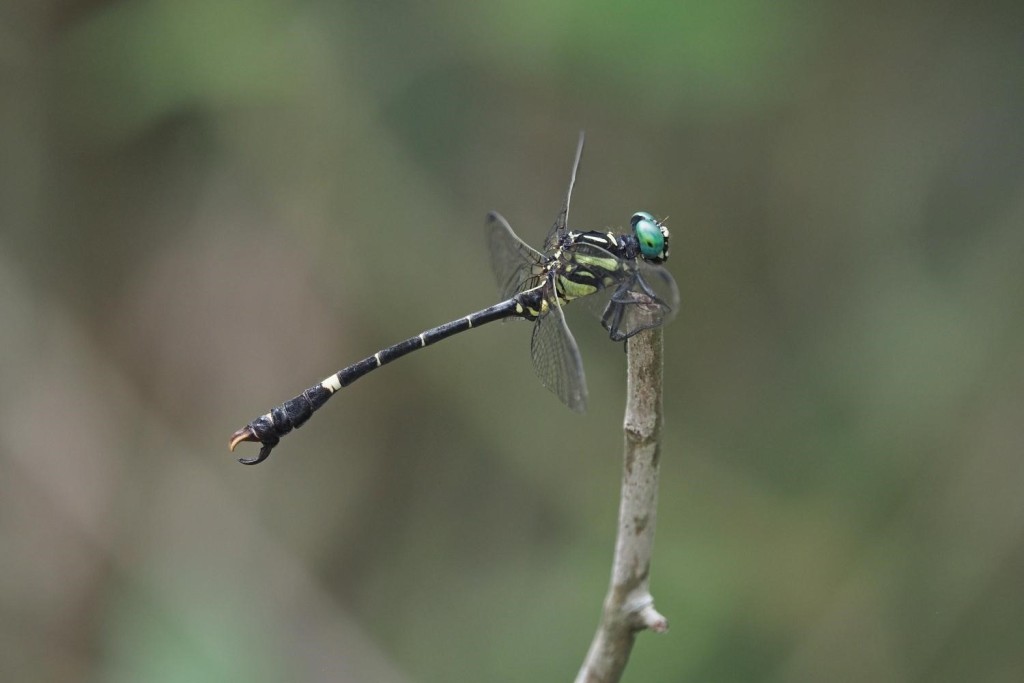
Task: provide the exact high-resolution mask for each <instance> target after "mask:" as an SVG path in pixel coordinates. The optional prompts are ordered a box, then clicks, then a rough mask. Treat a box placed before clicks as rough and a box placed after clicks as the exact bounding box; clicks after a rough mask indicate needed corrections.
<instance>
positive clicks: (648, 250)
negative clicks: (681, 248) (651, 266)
mask: <svg viewBox="0 0 1024 683" xmlns="http://www.w3.org/2000/svg"><path fill="white" fill-rule="evenodd" d="M629 224H630V225H631V226H633V235H634V236H635V237H636V241H637V243H638V244H639V245H640V255H641V256H643V258H644V260H646V261H651V262H652V263H661V262H662V261H664V260H665V259H667V258H668V238H669V234H668V227H667V226H665V225H664V224H663V223H660V222H659V221H658V219H656V218H655V217H654V216H652V215H651V214H649V213H647V212H646V211H637V212H636V213H634V214H633V217H632V218H630V219H629Z"/></svg>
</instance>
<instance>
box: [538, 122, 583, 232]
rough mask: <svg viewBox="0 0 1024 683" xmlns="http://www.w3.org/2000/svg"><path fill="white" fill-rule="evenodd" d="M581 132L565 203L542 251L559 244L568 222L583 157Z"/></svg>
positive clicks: (581, 132)
mask: <svg viewBox="0 0 1024 683" xmlns="http://www.w3.org/2000/svg"><path fill="white" fill-rule="evenodd" d="M583 138H584V135H583V131H580V139H579V142H577V143H576V159H575V160H574V161H573V162H572V174H571V175H570V176H569V189H568V191H567V192H566V193H565V203H563V204H562V210H561V211H559V212H558V216H557V217H556V218H555V223H554V225H552V226H551V230H550V231H549V232H548V236H547V237H546V238H545V239H544V251H552V250H553V249H554V248H555V247H557V246H558V245H559V243H560V242H561V239H562V236H563V235H565V232H566V225H567V224H568V222H569V202H570V201H571V200H572V188H573V186H574V185H575V184H576V170H577V169H578V168H579V167H580V159H581V158H582V157H583Z"/></svg>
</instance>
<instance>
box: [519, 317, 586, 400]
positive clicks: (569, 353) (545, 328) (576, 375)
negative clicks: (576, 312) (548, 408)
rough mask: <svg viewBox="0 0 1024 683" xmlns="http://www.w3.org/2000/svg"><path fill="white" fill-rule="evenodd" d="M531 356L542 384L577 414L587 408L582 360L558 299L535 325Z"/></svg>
mask: <svg viewBox="0 0 1024 683" xmlns="http://www.w3.org/2000/svg"><path fill="white" fill-rule="evenodd" d="M530 356H531V358H532V359H533V370H534V372H536V373H537V377H538V378H540V381H541V384H543V385H544V386H545V387H547V388H548V389H549V390H551V391H552V392H553V393H554V394H555V395H556V396H558V398H559V399H560V400H561V401H562V403H564V404H565V405H567V406H569V407H570V408H571V409H572V410H574V411H576V412H577V413H582V412H584V411H585V410H586V409H587V379H586V376H585V375H584V373H583V360H582V358H580V350H579V347H577V346H576V340H575V339H574V338H573V336H572V332H570V331H569V326H568V325H566V324H565V316H564V315H563V314H562V308H561V306H559V305H558V303H557V302H556V301H551V303H550V308H549V310H548V313H547V315H545V316H543V317H541V318H538V319H537V322H536V323H535V324H534V327H533V338H532V340H531V341H530Z"/></svg>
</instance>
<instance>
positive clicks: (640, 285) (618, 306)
mask: <svg viewBox="0 0 1024 683" xmlns="http://www.w3.org/2000/svg"><path fill="white" fill-rule="evenodd" d="M628 265H629V271H628V275H627V277H626V278H625V279H623V280H622V281H621V282H619V283H618V285H614V286H612V287H609V288H608V289H606V290H604V292H603V294H604V296H603V297H597V298H598V300H604V301H606V303H605V305H604V308H603V309H602V310H601V311H600V318H601V325H602V326H603V327H604V329H606V330H608V335H609V336H610V337H611V338H612V341H622V340H624V339H629V338H630V337H632V336H633V335H634V334H636V333H637V332H641V331H643V330H648V329H650V328H652V327H659V326H661V325H664V324H666V323H668V322H670V321H671V320H672V318H673V317H675V314H676V311H677V310H678V309H679V288H678V287H676V281H675V279H674V278H673V277H672V274H671V273H669V272H668V271H667V270H665V269H664V268H662V267H661V266H656V265H653V264H650V263H647V262H646V261H637V262H635V263H630V264H628ZM609 292H610V295H609Z"/></svg>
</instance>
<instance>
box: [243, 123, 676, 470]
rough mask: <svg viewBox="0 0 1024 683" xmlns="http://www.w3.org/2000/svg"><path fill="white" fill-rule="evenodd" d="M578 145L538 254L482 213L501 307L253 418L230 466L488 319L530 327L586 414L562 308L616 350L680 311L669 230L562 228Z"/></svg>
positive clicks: (645, 219) (640, 216)
mask: <svg viewBox="0 0 1024 683" xmlns="http://www.w3.org/2000/svg"><path fill="white" fill-rule="evenodd" d="M583 142H584V135H583V133H580V137H579V142H578V143H577V145H576V158H575V160H574V161H573V164H572V173H571V175H570V177H569V189H568V191H567V192H566V194H565V201H564V202H563V203H562V208H561V210H560V211H559V212H558V215H557V217H556V218H555V222H554V224H553V225H552V226H551V230H550V231H549V232H548V235H547V237H546V239H545V240H544V247H543V251H538V250H536V249H534V248H533V247H531V246H530V245H528V244H527V243H526V242H524V241H523V240H521V239H520V238H519V237H518V236H517V235H516V234H515V232H513V230H512V227H511V226H510V225H509V223H508V221H507V220H505V218H504V217H502V216H501V214H499V213H497V212H493V211H492V212H491V213H489V214H488V216H487V221H486V225H487V230H488V234H489V236H490V251H491V264H492V267H493V270H494V273H495V276H496V277H497V280H498V287H499V291H500V296H501V298H502V301H501V302H500V303H497V304H495V305H493V306H490V307H488V308H485V309H483V310H480V311H477V312H476V313H470V314H469V315H467V316H465V317H462V318H459V319H457V320H453V321H451V322H448V323H445V324H443V325H439V326H437V327H433V328H431V329H429V330H426V331H424V332H421V333H419V334H418V335H416V336H415V337H409V338H408V339H406V340H404V341H400V342H398V343H397V344H394V345H392V346H388V347H387V348H383V349H381V350H379V351H377V352H376V353H374V354H373V355H372V356H367V357H366V358H364V359H362V360H360V361H358V362H356V363H353V364H352V365H349V366H347V367H345V368H342V369H341V370H339V371H338V372H336V373H335V374H333V375H331V376H329V377H327V378H326V379H324V380H323V381H322V382H320V383H319V384H314V385H313V386H311V387H310V388H308V389H306V390H305V391H303V392H302V393H301V394H299V395H298V396H296V397H294V398H292V399H290V400H288V401H285V402H284V403H282V404H281V405H279V406H277V407H276V408H274V409H273V410H271V411H270V412H268V413H266V414H264V415H261V416H260V417H257V418H256V419H255V420H253V421H252V422H250V423H249V424H247V425H246V426H244V427H242V428H241V429H239V430H238V431H236V432H235V433H234V434H232V435H231V440H230V442H229V448H230V450H231V451H232V452H233V451H234V450H235V447H236V446H238V445H239V444H240V443H243V442H247V441H248V442H256V443H259V444H260V445H261V448H260V451H259V455H257V456H256V457H253V458H239V462H241V463H242V464H244V465H255V464H257V463H261V462H263V461H264V460H266V459H267V458H268V457H270V452H271V451H272V450H273V449H274V447H275V446H277V445H278V443H279V442H280V440H281V437H283V436H285V435H286V434H288V433H289V432H291V431H292V430H293V429H296V428H298V427H301V426H302V425H303V424H305V423H306V421H307V420H308V419H309V418H310V417H311V416H312V415H313V413H314V412H316V411H317V410H319V409H320V408H322V407H323V405H324V404H325V403H327V400H328V399H330V398H331V396H333V395H334V394H335V393H336V392H337V391H339V390H340V389H342V388H343V387H347V386H348V385H350V384H352V383H353V382H355V381H356V380H357V379H359V378H361V377H363V376H364V375H367V374H369V373H370V372H373V371H374V370H376V369H377V368H379V367H381V366H383V365H386V364H388V363H390V362H391V361H393V360H396V359H398V358H401V357H402V356H405V355H408V354H410V353H412V352H413V351H417V350H419V349H422V348H424V347H427V346H430V345H431V344H433V343H435V342H438V341H441V340H442V339H447V338H448V337H451V336H453V335H456V334H459V333H461V332H465V331H467V330H471V329H476V328H478V327H480V326H482V325H485V324H487V323H490V322H494V321H496V320H509V319H522V320H527V321H529V322H532V323H533V332H532V336H531V340H530V357H531V360H532V362H533V369H534V371H535V372H536V374H537V376H538V377H539V378H540V381H541V383H542V384H543V385H544V386H545V387H547V388H548V389H549V390H550V391H552V392H553V393H554V394H555V395H556V396H558V398H559V399H560V400H561V401H562V403H564V404H565V405H567V406H568V407H569V408H570V409H572V410H574V411H576V412H583V411H585V410H586V404H587V383H586V375H585V374H584V371H583V361H582V359H581V357H580V351H579V347H578V346H577V344H576V340H575V338H574V337H573V335H572V332H571V331H570V330H569V327H568V325H567V324H566V321H565V315H564V313H563V311H562V307H563V306H565V304H567V303H569V302H571V301H574V300H575V299H587V300H589V301H591V302H592V303H591V308H592V310H593V311H594V313H595V314H596V315H597V316H598V318H599V319H600V321H601V324H602V326H603V327H604V329H605V330H607V332H608V334H609V336H610V338H611V339H612V340H613V341H624V340H626V339H629V338H630V337H632V336H633V335H635V334H637V333H638V332H641V331H643V330H647V329H651V328H654V327H659V326H661V325H663V324H665V323H667V322H668V321H670V320H671V319H672V317H673V316H674V315H675V312H676V309H677V308H678V305H679V291H678V289H677V287H676V283H675V280H674V279H673V278H672V275H671V274H670V273H669V272H668V271H667V270H666V269H665V268H664V265H663V264H664V263H665V261H666V259H668V251H669V230H668V227H667V226H666V225H665V223H664V222H663V221H659V220H658V219H656V218H654V216H653V215H651V214H650V213H647V212H645V211H638V212H637V213H635V214H633V216H632V218H631V219H630V221H629V224H630V227H631V228H632V230H631V232H629V233H625V234H616V233H615V232H613V231H610V230H609V231H604V232H602V231H594V230H592V231H574V230H570V229H569V227H568V220H569V203H570V201H571V199H572V192H573V187H574V186H575V184H576V172H577V171H578V169H579V164H580V159H581V158H582V155H583Z"/></svg>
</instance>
